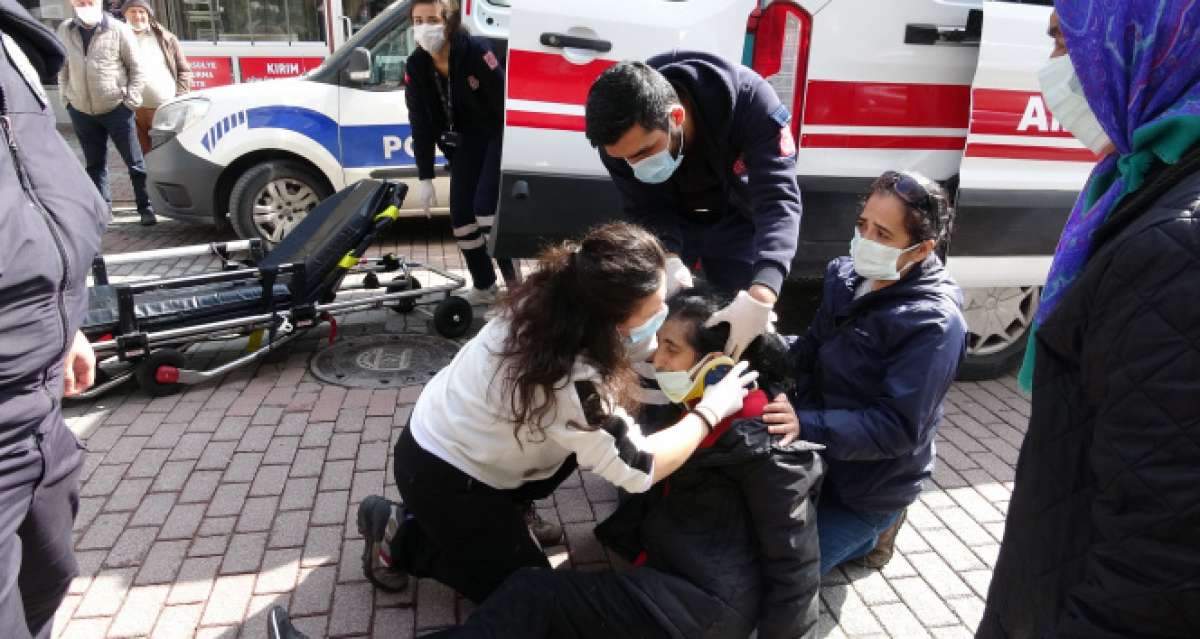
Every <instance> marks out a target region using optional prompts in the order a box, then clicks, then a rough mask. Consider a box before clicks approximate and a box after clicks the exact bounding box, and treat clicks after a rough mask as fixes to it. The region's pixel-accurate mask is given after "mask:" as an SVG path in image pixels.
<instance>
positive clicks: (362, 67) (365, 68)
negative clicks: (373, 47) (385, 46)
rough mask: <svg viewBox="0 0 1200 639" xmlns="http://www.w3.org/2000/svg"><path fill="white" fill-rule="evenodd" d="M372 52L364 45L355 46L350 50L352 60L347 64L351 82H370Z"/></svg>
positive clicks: (347, 75)
mask: <svg viewBox="0 0 1200 639" xmlns="http://www.w3.org/2000/svg"><path fill="white" fill-rule="evenodd" d="M371 66H372V65H371V52H370V51H368V50H366V49H365V48H363V47H355V48H354V50H353V51H351V52H350V62H349V64H347V65H346V77H347V78H349V79H350V81H351V82H363V83H370V82H371V76H372V75H373V74H372V73H371V71H372V69H371Z"/></svg>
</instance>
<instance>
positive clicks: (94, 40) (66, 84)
mask: <svg viewBox="0 0 1200 639" xmlns="http://www.w3.org/2000/svg"><path fill="white" fill-rule="evenodd" d="M103 1H104V0H71V6H72V7H74V8H75V17H74V18H72V19H71V20H64V21H63V23H62V24H60V25H58V38H59V39H60V40H62V42H63V44H64V45H66V48H67V63H66V64H65V65H63V68H62V70H61V71H59V73H58V84H59V86H60V87H61V88H62V95H63V100H64V101H65V103H66V107H67V113H68V114H70V116H71V124H72V125H74V127H75V134H76V135H77V136H78V137H79V144H80V145H81V146H82V147H83V157H84V160H85V161H86V164H87V172H88V176H89V177H91V178H92V182H93V183H94V184H95V185H96V189H97V190H99V191H100V195H101V196H102V197H104V199H105V201H107V202H109V203H111V202H112V194H111V193H110V192H109V189H108V140H109V139H111V140H112V141H113V145H115V146H116V147H117V152H118V153H120V154H121V159H122V160H125V165H126V166H128V167H129V179H130V181H132V182H133V194H134V198H135V199H136V200H137V209H138V214H139V215H140V216H141V219H142V224H144V225H146V226H149V225H151V224H154V222H155V219H154V209H153V208H151V207H150V198H149V196H148V195H147V193H146V167H145V165H144V164H143V162H142V149H141V147H140V146H139V145H138V140H137V129H136V127H135V125H134V119H133V114H134V111H136V110H137V108H138V107H139V106H141V105H142V86H143V85H144V83H145V78H144V77H143V74H142V70H141V68H140V67H139V65H138V45H137V38H136V37H135V36H134V33H133V30H132V29H130V28H129V25H127V24H125V23H124V22H121V21H119V20H117V19H115V18H113V17H112V16H111V15H110V14H108V13H106V12H105V11H104V7H103V4H102V3H103Z"/></svg>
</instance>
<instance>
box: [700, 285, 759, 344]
mask: <svg viewBox="0 0 1200 639" xmlns="http://www.w3.org/2000/svg"><path fill="white" fill-rule="evenodd" d="M774 315H775V313H773V312H771V305H770V304H766V303H764V302H760V301H758V300H756V299H754V298H753V297H750V294H749V293H747V292H746V291H738V294H737V297H735V298H733V302H732V303H731V304H730V305H729V306H726V307H725V308H723V309H721V310H719V311H717V312H716V313H713V314H712V317H710V318H708V321H707V322H705V323H704V327H705V328H711V327H713V326H716V325H717V324H720V323H721V322H729V339H728V340H727V341H726V342H725V352H726V353H727V354H729V356H730V357H732V358H734V359H739V358H740V357H741V356H742V351H744V350H746V347H747V346H749V345H750V342H753V341H754V338H756V337H758V336H759V335H762V334H763V333H765V332H767V331H770V330H773V327H772V324H773V321H774V318H773V316H774Z"/></svg>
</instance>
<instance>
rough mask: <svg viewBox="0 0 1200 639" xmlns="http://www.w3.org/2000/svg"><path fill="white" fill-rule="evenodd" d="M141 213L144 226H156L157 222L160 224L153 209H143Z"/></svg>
mask: <svg viewBox="0 0 1200 639" xmlns="http://www.w3.org/2000/svg"><path fill="white" fill-rule="evenodd" d="M139 215H140V216H141V218H142V226H154V225H155V224H158V218H156V217H154V211H153V210H152V209H146V210H145V211H141V212H139Z"/></svg>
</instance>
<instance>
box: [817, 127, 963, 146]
mask: <svg viewBox="0 0 1200 639" xmlns="http://www.w3.org/2000/svg"><path fill="white" fill-rule="evenodd" d="M801 131H803V129H801ZM966 143H967V138H965V137H962V136H944V135H859V134H854V135H843V134H840V133H802V134H801V135H800V146H802V147H804V148H824V149H899V150H907V149H920V150H926V151H961V150H962V148H963V146H965V145H966Z"/></svg>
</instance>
